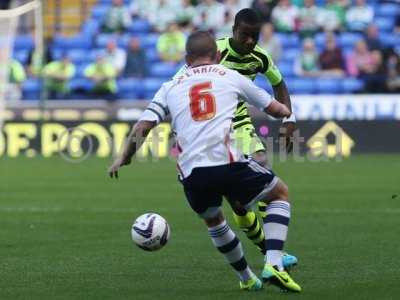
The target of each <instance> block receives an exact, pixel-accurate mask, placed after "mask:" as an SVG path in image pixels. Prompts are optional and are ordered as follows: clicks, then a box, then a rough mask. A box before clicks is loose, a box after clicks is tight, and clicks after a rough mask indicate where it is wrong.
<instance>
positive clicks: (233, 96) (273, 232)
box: [108, 31, 301, 292]
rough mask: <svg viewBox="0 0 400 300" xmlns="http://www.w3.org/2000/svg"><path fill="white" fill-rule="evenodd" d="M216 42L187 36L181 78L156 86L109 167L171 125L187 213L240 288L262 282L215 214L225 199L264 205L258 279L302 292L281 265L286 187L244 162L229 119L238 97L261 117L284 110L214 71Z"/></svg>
mask: <svg viewBox="0 0 400 300" xmlns="http://www.w3.org/2000/svg"><path fill="white" fill-rule="evenodd" d="M218 59H219V58H218V52H217V47H216V44H215V41H214V38H213V37H212V36H211V35H210V34H209V33H207V32H203V31H198V32H195V33H192V34H191V35H190V36H189V38H188V40H187V43H186V62H187V64H188V65H189V66H190V67H189V68H188V70H187V71H186V72H184V73H183V74H181V76H179V77H178V78H175V79H173V80H171V81H169V82H166V83H164V84H163V85H162V87H161V88H160V89H159V91H158V92H157V93H156V95H155V96H154V98H153V100H152V101H151V103H150V104H149V105H148V107H147V109H146V110H145V111H144V112H143V114H142V116H141V118H140V120H139V121H138V123H136V125H135V126H134V128H133V129H132V131H131V133H130V134H129V137H128V140H127V142H126V144H125V147H124V150H123V153H122V155H121V156H120V157H119V158H117V159H116V160H115V161H114V163H113V165H112V166H111V167H110V168H109V171H108V172H109V175H110V176H111V177H116V178H118V171H119V169H120V168H121V167H122V166H124V165H128V164H130V162H131V159H132V156H133V155H134V154H135V153H136V151H137V150H138V149H139V148H140V146H141V145H142V143H143V142H144V140H145V138H146V136H147V135H148V133H149V132H150V130H151V129H152V128H154V127H155V126H157V124H159V123H160V122H161V121H163V120H165V119H166V117H167V116H168V115H170V117H171V119H172V127H173V130H174V132H175V134H176V139H177V144H178V148H179V149H180V154H179V156H178V170H179V173H180V181H181V183H182V184H183V188H184V192H185V195H186V198H187V200H188V202H189V204H190V206H191V208H192V209H193V210H194V211H195V212H196V213H197V214H198V215H199V216H200V217H201V218H203V219H204V221H205V224H206V225H207V227H208V232H209V235H210V237H211V239H212V242H213V244H214V245H215V247H216V248H217V249H218V250H219V251H220V252H221V253H222V254H223V255H224V256H225V258H226V260H227V261H228V262H229V263H230V265H231V266H232V267H233V269H234V270H235V271H236V273H237V275H238V276H239V279H240V288H241V289H243V290H259V289H261V288H262V282H261V281H260V280H259V279H258V277H257V276H256V275H255V274H254V273H253V272H252V271H251V269H250V267H249V266H248V264H247V261H246V259H245V257H244V253H243V249H242V246H241V243H240V241H239V239H238V238H237V237H236V235H235V233H234V232H233V231H232V230H231V229H230V227H229V225H228V224H227V223H226V221H225V218H224V216H223V213H222V211H221V204H222V200H223V197H225V198H226V199H227V200H228V202H229V203H230V204H231V205H233V204H234V203H240V205H242V206H243V207H245V208H247V209H250V207H251V206H252V205H253V204H255V203H256V202H258V201H263V202H265V203H266V205H267V216H266V217H265V218H264V219H263V223H264V224H263V227H264V230H265V232H268V235H267V238H266V240H265V243H266V249H267V251H266V255H265V265H264V269H263V271H262V274H261V276H262V279H263V281H264V282H268V283H271V284H274V285H277V286H279V287H280V288H282V289H285V290H288V291H293V292H300V291H301V287H300V286H299V285H298V284H297V283H296V282H295V281H294V280H293V279H292V278H291V277H290V276H289V274H288V273H287V272H286V271H285V270H284V268H283V265H282V251H283V246H284V243H285V241H286V237H287V231H288V225H289V219H290V204H289V196H288V188H287V186H286V184H285V183H284V182H283V181H282V180H281V179H279V178H278V177H277V176H275V174H274V173H273V172H272V171H271V170H268V169H266V168H265V167H263V166H261V165H259V164H258V163H257V162H255V161H253V160H251V159H248V158H246V157H245V156H244V155H243V154H242V153H241V152H240V151H239V150H238V149H236V148H235V146H234V140H233V139H234V135H233V134H232V119H233V117H234V114H235V111H236V107H237V103H238V101H239V99H245V101H247V102H248V103H249V104H251V105H253V106H255V107H257V108H258V109H260V110H262V111H264V112H265V113H267V114H269V115H271V116H273V117H275V118H283V117H287V116H289V115H290V111H289V109H288V108H287V107H286V106H285V105H283V104H281V103H279V102H278V101H277V100H275V99H273V98H272V97H271V96H270V95H269V94H268V93H267V92H266V91H264V90H262V89H260V88H258V87H257V86H256V85H254V83H253V82H252V81H250V80H249V79H247V78H246V77H244V76H242V75H240V74H239V73H237V72H236V71H233V70H230V69H227V68H225V67H224V66H222V65H218V64H217V62H218Z"/></svg>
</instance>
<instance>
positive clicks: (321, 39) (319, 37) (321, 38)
mask: <svg viewBox="0 0 400 300" xmlns="http://www.w3.org/2000/svg"><path fill="white" fill-rule="evenodd" d="M314 41H315V45H316V46H317V47H319V48H321V47H324V46H325V33H317V34H316V35H315V37H314Z"/></svg>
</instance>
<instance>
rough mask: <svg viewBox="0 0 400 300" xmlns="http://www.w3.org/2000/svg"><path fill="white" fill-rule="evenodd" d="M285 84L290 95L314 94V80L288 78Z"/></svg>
mask: <svg viewBox="0 0 400 300" xmlns="http://www.w3.org/2000/svg"><path fill="white" fill-rule="evenodd" d="M286 84H287V86H288V88H289V91H290V93H292V94H314V93H315V92H316V84H315V80H314V79H312V78H293V79H290V78H288V79H286Z"/></svg>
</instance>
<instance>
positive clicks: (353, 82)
mask: <svg viewBox="0 0 400 300" xmlns="http://www.w3.org/2000/svg"><path fill="white" fill-rule="evenodd" d="M340 82H341V84H342V92H343V93H355V92H360V91H361V90H362V89H363V88H364V83H363V81H362V80H360V79H357V78H352V77H346V78H342V80H341V81H340Z"/></svg>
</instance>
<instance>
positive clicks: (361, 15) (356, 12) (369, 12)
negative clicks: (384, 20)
mask: <svg viewBox="0 0 400 300" xmlns="http://www.w3.org/2000/svg"><path fill="white" fill-rule="evenodd" d="M373 19H374V10H373V9H372V7H371V6H369V5H367V4H366V3H365V0H355V6H352V7H350V8H349V10H348V11H347V13H346V25H347V28H348V29H349V30H350V31H364V30H365V29H367V27H368V25H369V24H370V23H371V22H372V21H373Z"/></svg>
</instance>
